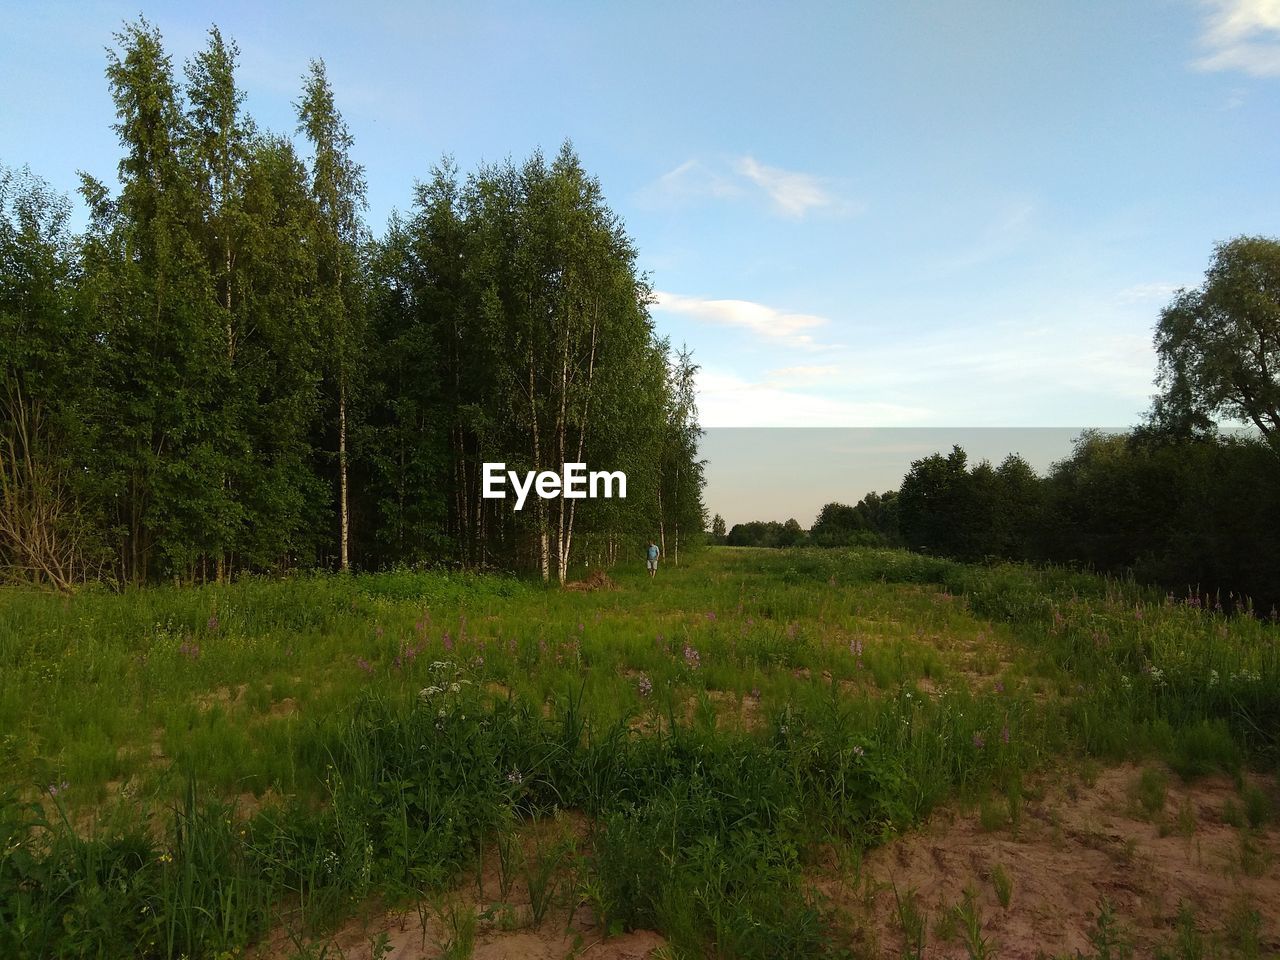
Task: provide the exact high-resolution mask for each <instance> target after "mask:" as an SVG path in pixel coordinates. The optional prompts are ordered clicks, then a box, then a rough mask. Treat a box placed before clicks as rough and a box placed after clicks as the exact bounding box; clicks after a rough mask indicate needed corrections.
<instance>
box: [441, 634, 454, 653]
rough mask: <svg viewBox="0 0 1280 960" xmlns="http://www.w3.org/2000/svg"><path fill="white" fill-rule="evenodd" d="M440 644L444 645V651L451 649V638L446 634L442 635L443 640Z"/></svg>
mask: <svg viewBox="0 0 1280 960" xmlns="http://www.w3.org/2000/svg"><path fill="white" fill-rule="evenodd" d="M440 642H441V643H443V644H444V648H445V650H452V649H453V637H451V636H450V635H449V634H447V633H446V634H445V635H444V638H443V639H442V640H441V641H440Z"/></svg>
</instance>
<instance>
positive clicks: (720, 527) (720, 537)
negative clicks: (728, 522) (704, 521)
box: [711, 513, 725, 544]
mask: <svg viewBox="0 0 1280 960" xmlns="http://www.w3.org/2000/svg"><path fill="white" fill-rule="evenodd" d="M724 537H725V526H724V517H722V516H720V514H718V513H717V514H716V515H715V517H713V518H712V520H711V542H712V543H717V544H720V543H724Z"/></svg>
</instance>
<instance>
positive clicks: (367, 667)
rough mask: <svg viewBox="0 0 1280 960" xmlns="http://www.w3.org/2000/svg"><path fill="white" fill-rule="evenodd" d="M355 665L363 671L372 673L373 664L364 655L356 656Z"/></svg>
mask: <svg viewBox="0 0 1280 960" xmlns="http://www.w3.org/2000/svg"><path fill="white" fill-rule="evenodd" d="M356 666H357V667H359V668H360V669H361V670H363V671H364V672H365V673H368V674H372V673H373V664H371V663H370V662H369V661H368V660H366V659H365V658H364V657H356Z"/></svg>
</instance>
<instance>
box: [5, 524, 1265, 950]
mask: <svg viewBox="0 0 1280 960" xmlns="http://www.w3.org/2000/svg"><path fill="white" fill-rule="evenodd" d="M614 575H615V577H616V584H613V585H612V586H609V587H607V588H605V589H594V590H567V589H559V588H554V587H547V586H544V585H543V584H541V583H533V582H529V581H526V580H521V579H517V578H514V577H507V576H499V575H473V574H464V573H456V572H444V571H424V572H417V571H409V570H401V571H395V572H388V573H381V574H365V575H356V576H330V575H314V576H303V577H298V578H295V579H290V580H284V581H270V580H255V579H245V580H241V581H237V582H236V583H234V584H230V585H223V586H212V585H211V586H206V587H200V588H164V587H155V588H148V589H142V590H133V591H129V592H126V593H123V594H113V593H109V592H106V591H98V590H86V591H83V592H80V593H77V594H75V595H72V596H58V595H51V594H45V593H36V592H31V591H25V590H8V591H5V592H4V593H0V791H2V792H0V956H5V957H53V956H73V957H166V958H167V957H174V958H176V957H187V958H190V960H196V958H205V957H211V958H229V957H239V956H246V955H247V956H298V957H321V956H330V957H332V956H337V955H339V953H348V954H350V953H351V951H350V949H349V947H347V948H344V947H343V946H342V943H349V941H350V938H349V937H348V939H347V940H346V941H341V940H340V939H339V938H338V936H337V935H338V933H339V932H343V931H345V932H346V933H347V934H349V933H350V931H351V929H352V924H353V923H355V924H362V925H361V926H360V928H359V929H360V930H361V932H362V933H361V935H362V936H363V935H364V934H366V933H369V932H370V931H372V933H371V934H370V936H369V937H368V939H369V940H370V941H371V942H370V943H369V944H368V945H367V946H365V947H362V948H361V949H362V950H363V953H361V954H360V955H362V956H378V957H382V956H388V955H391V953H392V951H393V947H394V949H395V950H396V951H398V952H395V956H409V955H411V954H409V953H407V952H403V951H404V948H403V947H402V946H397V945H396V944H393V943H392V941H391V939H390V938H388V936H387V933H386V931H385V930H381V931H379V929H378V928H377V924H376V923H375V924H374V925H373V926H370V920H371V918H373V919H378V918H385V917H386V916H389V915H396V916H399V917H400V918H401V924H400V926H401V928H402V929H407V928H409V927H412V928H413V930H414V931H416V932H415V937H419V938H420V939H421V947H420V949H421V952H420V953H413V954H412V955H414V956H449V957H466V956H471V955H479V954H478V953H476V951H477V950H478V949H479V946H478V945H483V942H484V941H485V938H486V937H489V936H491V935H492V936H496V935H497V934H498V933H500V932H503V931H507V932H511V931H518V930H522V929H528V930H532V929H545V928H548V927H549V926H550V927H554V928H555V929H556V930H557V931H559V932H563V933H564V934H565V937H566V942H567V944H568V947H567V949H566V950H565V951H564V952H565V953H569V954H574V953H578V952H582V953H586V951H588V950H592V951H593V952H592V953H590V954H588V955H590V956H603V955H606V954H605V953H604V951H603V950H602V949H595V948H596V947H597V946H598V945H601V944H604V945H607V943H608V941H610V940H611V939H613V938H618V937H622V936H625V935H626V934H627V932H628V931H637V930H647V931H656V933H657V934H658V935H660V946H658V947H657V948H656V954H655V955H663V956H667V957H698V956H716V957H799V956H833V957H857V956H881V955H898V954H902V955H907V956H933V955H937V956H951V955H955V956H969V957H973V956H998V955H1022V954H1010V953H1008V952H1006V953H999V952H998V951H997V950H996V948H995V941H994V939H993V937H992V936H991V934H990V929H991V928H990V924H989V922H988V921H989V920H990V918H989V917H988V918H987V921H984V919H983V917H982V915H981V909H982V908H981V904H980V903H979V902H978V900H976V899H975V897H974V895H973V894H972V891H968V890H966V891H965V894H964V896H963V898H962V899H961V900H960V901H959V902H957V904H956V905H955V908H954V910H949V911H948V912H947V913H946V915H945V916H941V915H939V916H935V917H934V920H935V922H934V924H933V925H932V926H930V925H928V924H926V923H925V921H924V918H923V914H922V912H921V909H920V908H919V907H918V906H917V900H916V891H914V890H912V889H909V888H904V889H899V888H898V887H896V886H894V887H893V888H892V889H888V890H887V892H886V891H885V890H882V891H881V892H882V893H885V896H882V897H881V898H880V901H881V903H882V904H883V903H886V902H889V903H891V904H892V907H893V910H892V913H893V929H892V930H891V931H888V932H884V931H880V932H877V931H876V930H874V929H872V926H873V925H871V924H869V922H868V920H867V918H866V916H860V915H859V913H858V910H857V909H856V906H857V905H856V903H855V902H854V901H855V900H857V897H853V898H851V897H849V896H845V895H843V894H842V893H840V891H844V892H845V893H847V892H848V891H850V890H857V891H861V893H860V894H859V896H863V895H865V894H866V893H867V891H868V890H869V884H868V882H867V877H866V876H864V866H865V864H867V863H869V862H873V861H874V858H875V856H876V852H877V851H879V850H882V849H885V848H886V847H887V845H890V844H893V843H896V842H900V841H902V840H903V839H904V838H909V837H911V836H913V831H915V830H916V829H917V828H919V827H921V825H924V824H926V823H932V824H935V825H936V823H937V822H939V817H940V815H942V814H944V813H949V814H950V815H954V812H955V811H970V812H973V814H974V815H975V816H976V817H977V819H978V821H979V822H980V823H981V825H982V828H983V829H984V830H985V831H987V834H988V835H987V836H986V837H985V838H979V841H980V842H982V843H987V842H989V841H991V840H992V838H993V837H994V836H995V835H996V834H997V833H998V831H1000V830H1016V829H1017V828H1018V824H1019V822H1020V818H1021V817H1022V814H1023V811H1024V810H1025V809H1026V808H1027V807H1028V805H1032V804H1036V803H1039V802H1041V801H1042V800H1043V799H1044V797H1045V796H1046V795H1047V794H1048V793H1049V792H1050V791H1051V789H1052V788H1053V787H1054V785H1060V784H1062V783H1064V782H1066V781H1067V780H1071V779H1072V778H1076V779H1079V780H1080V782H1082V783H1086V784H1087V783H1097V782H1098V780H1099V777H1102V778H1103V782H1106V779H1105V778H1106V776H1107V773H1106V771H1109V770H1115V769H1119V768H1121V765H1125V766H1124V767H1123V769H1125V770H1132V771H1133V775H1132V777H1131V778H1130V779H1132V781H1133V783H1132V784H1131V786H1132V790H1131V791H1130V793H1129V795H1128V801H1127V802H1131V803H1132V804H1133V805H1134V810H1135V815H1137V816H1140V817H1141V818H1142V820H1143V822H1144V823H1148V824H1151V825H1152V830H1153V831H1157V832H1158V833H1159V835H1160V836H1164V835H1165V834H1164V832H1161V831H1164V830H1165V827H1168V831H1169V832H1176V831H1177V830H1179V829H1181V830H1183V831H1184V833H1187V835H1192V834H1194V833H1195V829H1196V828H1195V815H1194V812H1193V813H1192V814H1189V815H1187V816H1189V817H1190V825H1188V819H1187V816H1183V815H1182V813H1180V812H1174V811H1175V806H1176V805H1175V804H1174V803H1173V801H1171V800H1170V798H1171V797H1174V796H1175V795H1180V794H1179V791H1180V790H1183V791H1189V790H1192V789H1194V785H1195V784H1197V783H1207V782H1210V781H1211V782H1212V783H1214V784H1217V785H1221V784H1222V783H1224V782H1225V783H1227V784H1228V786H1227V787H1226V788H1224V789H1225V790H1226V792H1225V793H1223V794H1222V795H1221V797H1219V798H1218V799H1217V800H1215V803H1217V804H1218V807H1215V810H1217V809H1218V808H1219V807H1220V808H1221V810H1220V816H1219V814H1218V813H1215V814H1214V817H1215V818H1216V820H1215V822H1217V820H1221V821H1222V822H1223V823H1225V824H1226V827H1224V829H1227V828H1229V829H1230V830H1232V831H1234V832H1233V833H1232V834H1231V836H1232V837H1233V838H1235V837H1238V838H1239V839H1238V842H1239V847H1240V851H1241V853H1240V856H1241V857H1242V858H1244V860H1245V861H1248V858H1249V856H1252V857H1253V859H1252V861H1248V862H1245V863H1244V864H1243V867H1241V868H1240V869H1239V870H1237V873H1239V874H1240V876H1244V877H1253V878H1255V879H1258V881H1259V882H1263V881H1266V880H1267V879H1268V878H1271V877H1273V875H1274V872H1275V871H1274V864H1273V863H1272V862H1271V861H1270V860H1269V859H1268V857H1269V854H1268V852H1267V851H1269V850H1270V849H1271V846H1270V844H1271V842H1272V840H1273V839H1274V830H1273V828H1272V822H1273V820H1274V808H1275V799H1276V794H1275V776H1274V775H1275V773H1276V771H1277V769H1278V768H1280V646H1278V644H1277V638H1280V628H1278V627H1277V626H1276V625H1274V624H1272V623H1270V622H1268V621H1266V620H1264V619H1260V618H1253V617H1248V616H1239V615H1227V614H1225V613H1223V612H1222V611H1220V610H1217V609H1215V608H1214V603H1213V601H1212V600H1211V599H1206V598H1200V597H1197V596H1195V595H1194V594H1192V595H1188V596H1185V597H1178V596H1172V595H1163V594H1160V593H1156V592H1152V591H1150V590H1147V589H1144V588H1141V587H1139V586H1136V585H1134V584H1132V583H1127V582H1122V581H1117V580H1114V579H1104V578H1100V577H1095V576H1093V575H1090V574H1086V573H1079V572H1073V571H1069V570H1062V569H1033V568H1030V567H1025V566H1019V565H1001V566H976V565H963V564H958V563H953V562H949V561H944V560H939V559H934V558H929V557H923V556H918V555H913V554H908V553H905V552H901V551H887V550H871V549H859V550H817V549H807V550H794V551H775V550H750V549H731V548H717V549H711V550H708V551H705V552H703V553H702V554H700V555H697V556H695V557H694V558H693V559H692V560H691V561H690V562H689V563H687V564H686V565H684V566H681V567H679V568H675V567H671V566H667V567H664V568H663V570H662V571H661V573H660V575H659V577H658V579H657V580H655V581H652V582H651V581H649V580H648V579H647V577H646V576H645V575H644V574H643V572H642V571H641V570H640V569H639V564H638V563H637V564H636V569H635V570H625V571H622V572H621V573H616V574H614ZM1073 782H1074V780H1073ZM1126 789H1127V788H1126ZM1215 789H1217V787H1215ZM1187 796H1188V797H1190V796H1191V795H1190V794H1189V793H1188V794H1187ZM1190 803H1191V801H1190V799H1188V800H1186V803H1185V804H1184V808H1185V809H1190V806H1189V804H1190ZM1180 809H1181V808H1180ZM1219 825H1221V824H1219ZM1155 835H1156V834H1155V833H1153V837H1154V836H1155ZM1153 842H1154V840H1153ZM1232 842H1236V841H1235V840H1233V841H1232ZM1250 850H1252V854H1250V853H1249V851H1250ZM906 855H907V854H906V853H903V854H902V856H903V857H904V858H905V857H906ZM1000 873H1003V870H1001V871H1000ZM833 878H836V880H838V881H839V882H838V883H837V882H835V880H833ZM988 879H989V881H990V884H989V886H990V888H991V889H990V891H989V893H988V895H987V908H988V912H990V909H991V904H994V903H998V904H999V906H1000V907H1001V908H1004V909H1010V904H1011V902H1012V903H1014V904H1015V905H1016V902H1017V896H1018V894H1017V890H1016V888H1013V887H1012V881H1010V880H1009V878H1008V877H1007V876H1005V878H1004V879H1003V880H1001V879H1000V876H999V875H998V874H997V873H995V872H993V873H992V875H991V876H990V877H988ZM1247 894H1248V891H1247V890H1246V891H1245V892H1244V893H1242V895H1241V896H1242V899H1241V900H1240V904H1239V911H1238V916H1235V915H1233V919H1232V920H1231V921H1230V922H1229V923H1228V922H1226V921H1224V920H1223V918H1221V917H1216V916H1212V915H1203V914H1200V915H1197V914H1196V913H1195V906H1196V905H1194V904H1175V905H1172V907H1171V908H1170V911H1168V912H1170V913H1171V916H1170V918H1169V923H1168V929H1167V931H1159V930H1158V931H1157V933H1156V934H1153V935H1152V936H1155V937H1156V941H1158V942H1151V943H1145V944H1138V945H1137V946H1136V947H1135V945H1134V943H1133V942H1132V940H1133V938H1132V937H1130V938H1129V941H1126V938H1125V937H1124V936H1121V935H1119V934H1117V933H1116V930H1117V929H1122V928H1123V925H1124V917H1123V916H1119V917H1117V916H1116V912H1115V909H1114V905H1113V904H1110V903H1105V902H1102V903H1099V904H1097V905H1096V909H1095V910H1094V914H1093V919H1092V923H1093V927H1092V929H1091V931H1090V933H1089V941H1088V942H1089V947H1088V950H1087V951H1079V954H1078V955H1082V956H1083V955H1088V956H1097V957H1120V956H1131V955H1134V954H1133V953H1132V951H1133V950H1134V949H1135V948H1136V949H1139V951H1140V952H1139V953H1138V954H1137V955H1164V956H1169V957H1175V956H1176V957H1192V956H1266V955H1269V954H1268V953H1267V951H1268V950H1274V949H1275V944H1276V938H1277V937H1278V936H1280V931H1278V930H1277V919H1278V918H1277V908H1276V907H1275V904H1274V902H1272V903H1268V902H1266V901H1265V899H1255V900H1253V901H1250V900H1249V899H1248V895H1247ZM992 897H994V900H993V899H991V898H992ZM1091 906H1093V905H1091ZM1175 910H1176V911H1177V912H1176V915H1172V911H1175ZM935 913H936V911H935ZM414 917H416V918H417V920H416V923H414V922H411V920H410V919H409V918H414ZM1166 934H1167V936H1166ZM926 941H928V945H927V944H926ZM1126 944H1127V945H1126ZM930 949H935V950H939V951H942V952H937V953H930V952H929V950H930ZM1126 949H1127V950H1129V951H1130V952H1128V953H1126V952H1125V950H1126ZM947 951H952V952H947ZM1156 951H1160V953H1159V954H1157V953H1156ZM352 955H354V954H352ZM560 955H563V953H562V954H560ZM1029 955H1034V954H1029ZM1046 955H1050V954H1046Z"/></svg>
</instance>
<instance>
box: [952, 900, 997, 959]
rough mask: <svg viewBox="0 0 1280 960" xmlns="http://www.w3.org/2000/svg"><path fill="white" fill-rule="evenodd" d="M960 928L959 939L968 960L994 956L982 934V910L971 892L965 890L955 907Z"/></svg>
mask: <svg viewBox="0 0 1280 960" xmlns="http://www.w3.org/2000/svg"><path fill="white" fill-rule="evenodd" d="M955 911H956V919H957V921H958V923H959V926H960V938H961V942H962V943H963V944H964V948H965V951H966V953H968V955H969V960H989V958H990V957H993V956H994V955H995V946H994V944H992V942H991V940H990V939H989V938H988V937H986V936H983V933H982V910H981V908H980V907H979V906H978V901H977V897H976V896H975V895H974V892H973V891H972V890H965V892H964V897H963V899H962V900H961V901H960V904H959V905H958V906H957V907H955Z"/></svg>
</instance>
